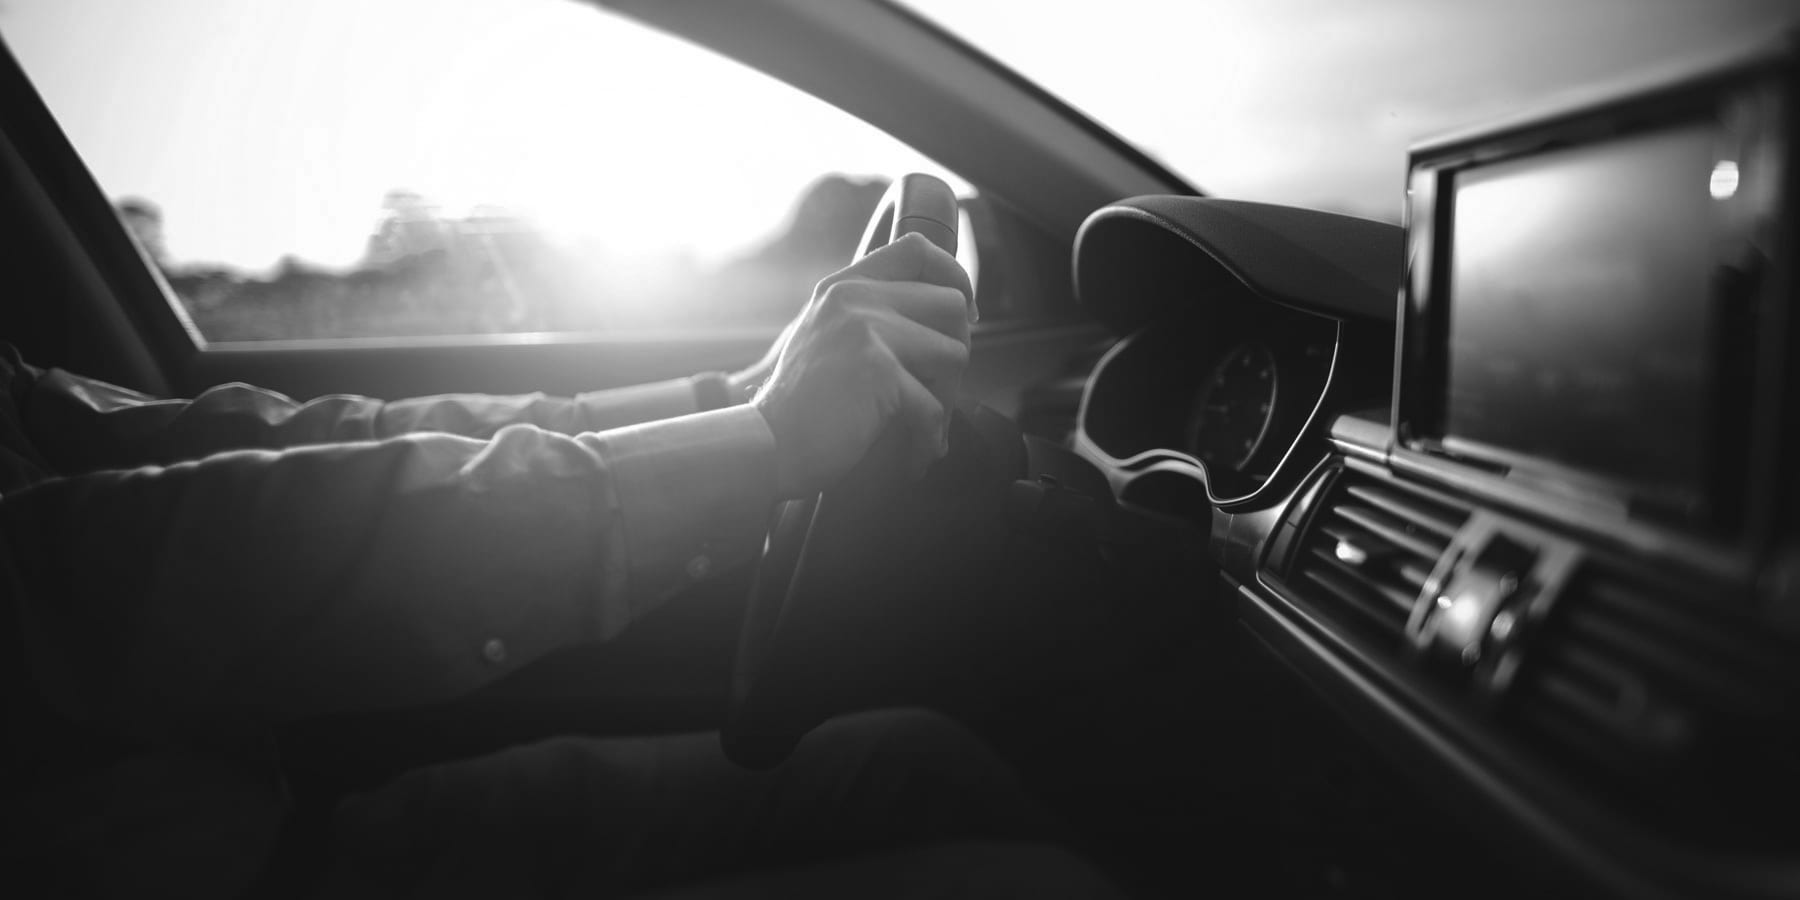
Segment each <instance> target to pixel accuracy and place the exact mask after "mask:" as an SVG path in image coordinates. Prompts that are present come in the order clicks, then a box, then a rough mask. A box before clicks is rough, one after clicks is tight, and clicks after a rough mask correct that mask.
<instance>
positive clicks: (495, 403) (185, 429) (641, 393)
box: [20, 369, 730, 473]
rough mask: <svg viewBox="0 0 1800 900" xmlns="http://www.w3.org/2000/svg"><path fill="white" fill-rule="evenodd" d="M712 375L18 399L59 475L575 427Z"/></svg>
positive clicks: (724, 397) (703, 403)
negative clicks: (389, 394) (398, 390)
mask: <svg viewBox="0 0 1800 900" xmlns="http://www.w3.org/2000/svg"><path fill="white" fill-rule="evenodd" d="M724 384H725V376H724V375H721V374H719V373H716V372H708V373H705V374H701V375H696V376H693V377H691V378H677V379H673V380H669V381H659V382H653V383H650V384H644V385H637V386H633V387H625V388H614V389H610V390H602V391H591V392H588V393H584V394H579V395H576V396H574V397H551V396H547V395H544V394H522V395H516V396H490V395H484V394H443V395H438V396H431V397H416V398H411V399H406V400H395V401H382V400H377V399H374V398H370V397H360V396H354V395H349V394H333V395H329V396H324V397H319V398H317V399H315V400H311V401H308V402H305V403H301V402H297V401H295V400H293V399H290V398H288V397H285V396H283V395H281V394H278V393H276V392H274V391H269V390H264V389H262V388H257V387H252V386H250V385H247V384H225V385H220V386H218V387H215V388H212V389H210V390H207V391H206V392H205V393H202V394H200V395H199V396H198V397H195V398H194V399H192V400H164V399H158V398H156V397H151V396H149V395H147V394H141V393H138V392H137V391H133V390H129V389H126V388H122V387H118V386H116V385H112V384H107V383H106V382H103V381H97V380H95V379H92V378H85V377H82V376H80V375H75V374H73V373H70V372H67V371H64V370H61V369H52V370H50V371H48V372H43V373H37V374H36V378H35V381H34V383H33V384H31V386H30V387H29V389H28V390H27V391H26V392H25V397H24V400H23V402H22V403H21V404H20V406H21V410H22V415H23V418H24V421H25V424H26V427H27V430H28V432H29V435H30V438H31V441H32V444H33V445H34V446H35V447H36V448H37V449H38V451H39V452H40V453H41V454H42V455H43V456H44V457H45V458H46V459H47V460H49V462H50V464H51V465H52V466H53V467H54V468H55V469H56V470H57V471H61V472H65V473H68V472H91V471H95V470H98V469H120V468H133V467H136V466H143V465H168V464H171V463H175V462H179V461H181V460H185V459H196V458H199V457H202V456H207V455H210V454H213V453H219V452H222V451H226V450H251V449H257V450H279V449H283V448H288V447H298V446H303V445H308V444H326V443H339V442H344V441H372V440H382V439H385V438H390V437H395V436H397V435H402V434H412V433H417V432H427V431H430V432H444V433H447V434H457V435H462V436H464V437H471V438H478V439H483V440H485V439H488V438H491V437H493V436H494V435H496V434H498V433H499V432H500V430H501V429H503V428H506V427H507V426H510V425H534V426H536V427H538V428H541V429H543V430H545V431H553V432H557V433H559V434H566V435H574V434H582V433H586V432H594V431H605V430H608V429H612V428H620V427H624V426H627V425H637V424H641V423H644V422H652V421H656V420H659V419H668V418H674V417H677V416H683V415H687V414H689V413H694V412H700V411H704V410H709V409H714V408H721V407H723V406H726V405H728V403H729V401H730V397H729V396H728V394H727V392H726V391H725V389H724V387H723V385H724Z"/></svg>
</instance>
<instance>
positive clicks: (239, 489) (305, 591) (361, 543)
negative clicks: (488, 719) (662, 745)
mask: <svg viewBox="0 0 1800 900" xmlns="http://www.w3.org/2000/svg"><path fill="white" fill-rule="evenodd" d="M774 483H775V471H774V439H773V437H772V436H771V435H770V434H769V431H768V427H767V425H766V423H765V422H764V420H763V418H762V415H761V414H760V413H759V412H757V411H756V410H755V409H754V408H751V407H748V406H737V407H733V408H729V409H723V410H717V411H712V412H705V413H698V414H694V415H690V416H684V417H679V418H676V419H672V420H666V421H662V422H656V423H652V424H647V425H639V426H633V427H628V428H622V429H613V430H609V431H604V432H597V433H584V434H579V435H575V436H568V435H562V434H558V433H556V432H553V431H548V430H545V429H543V428H539V427H536V426H531V425H513V426H509V427H506V428H503V429H501V430H500V431H499V432H498V433H497V434H495V435H494V437H492V438H491V439H489V440H485V441H483V440H477V439H473V438H467V437H461V436H456V435H450V434H444V433H424V434H416V435H407V436H401V437H396V438H390V439H388V440H382V441H370V442H362V443H348V444H342V443H340V444H325V445H318V446H308V447H300V448H295V449H289V450H284V451H268V450H244V451H235V452H231V453H224V454H218V455H214V456H209V457H206V458H204V459H200V460H196V461H190V462H183V463H180V464H176V465H171V466H166V467H156V466H152V467H142V468H138V469H134V470H129V471H104V472H96V473H91V474H87V475H81V476H76V477H69V478H60V479H54V480H51V481H48V482H45V483H42V484H39V485H36V486H34V487H31V488H28V489H26V490H23V491H19V492H17V493H13V494H9V495H7V496H6V497H5V498H4V499H0V537H3V538H4V540H5V541H7V542H8V544H9V545H10V546H8V547H7V551H8V555H9V556H10V557H11V559H12V561H13V565H14V568H15V569H16V572H17V576H18V579H19V581H20V584H21V587H22V589H23V590H22V597H21V599H20V607H21V609H20V613H21V624H22V628H23V634H24V636H25V638H26V644H27V647H28V656H29V657H30V663H31V668H32V671H33V673H34V675H35V676H36V678H37V681H38V683H39V688H40V690H41V691H42V692H43V693H44V694H45V696H46V699H48V700H50V701H51V702H52V703H53V704H54V705H56V706H57V707H58V708H60V709H62V710H64V711H65V712H66V713H68V714H70V715H73V716H75V717H77V718H78V719H80V720H85V721H89V722H91V723H94V724H97V725H100V726H102V727H107V728H109V729H112V730H117V731H121V732H123V733H127V734H135V735H143V736H161V735H163V734H164V733H165V732H166V730H168V729H177V730H179V729H181V728H183V725H184V723H195V722H199V721H203V720H204V721H217V720H219V719H220V717H232V720H233V721H242V722H245V723H247V724H268V723H274V722H279V721H283V720H289V719H293V718H296V717H300V716H305V715H310V714H316V713H324V712H331V711H342V710H350V709H369V708H381V707H395V706H408V705H416V704H424V703H433V702H439V701H443V700H447V699H450V698H453V697H456V696H459V695H461V694H464V693H466V692H468V691H470V690H473V689H475V688H477V687H480V686H481V685H483V684H486V683H487V682H489V681H492V680H494V679H496V678H498V677H500V676H501V675H503V674H505V673H507V672H509V671H511V670H513V669H514V668H515V667H517V666H520V665H522V664H524V663H527V662H529V661H531V660H534V659H536V658H538V657H541V656H543V655H544V654H546V653H548V652H550V651H551V650H553V649H556V648H559V647H562V646H564V645H568V644H572V643H576V642H580V641H592V640H605V639H606V638H608V637H611V636H613V635H615V634H618V633H619V632H620V631H621V630H623V629H624V628H625V627H626V626H627V625H628V624H629V623H630V622H631V621H632V620H634V619H635V618H637V617H639V616H641V615H643V614H644V613H645V612H646V611H648V610H649V609H651V608H653V607H654V606H655V605H656V604H657V603H658V602H659V601H661V600H662V599H663V598H665V597H666V596H668V595H669V594H670V593H672V592H674V591H675V590H678V589H679V588H681V587H682V586H684V585H686V584H689V583H692V582H693V581H696V580H699V579H703V578H705V577H707V576H708V575H709V574H710V573H712V572H714V571H718V570H719V569H721V568H722V567H725V566H729V565H731V564H733V563H736V562H740V561H744V560H747V559H750V558H751V557H752V556H753V555H754V554H755V553H756V552H757V551H758V549H759V548H760V544H761V540H762V535H763V528H764V525H765V523H766V517H767V514H768V511H769V508H770V506H771V505H772V503H773V500H774V496H773V494H774Z"/></svg>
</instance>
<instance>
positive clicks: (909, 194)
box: [720, 173, 958, 768]
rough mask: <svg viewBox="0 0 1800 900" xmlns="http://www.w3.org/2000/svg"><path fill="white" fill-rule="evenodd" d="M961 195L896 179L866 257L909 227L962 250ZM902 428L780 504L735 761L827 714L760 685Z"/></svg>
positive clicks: (784, 740)
mask: <svg viewBox="0 0 1800 900" xmlns="http://www.w3.org/2000/svg"><path fill="white" fill-rule="evenodd" d="M957 210H958V206H957V200H956V194H955V192H954V191H952V190H951V189H950V186H949V185H947V184H945V183H944V182H943V181H942V180H940V179H938V178H934V177H932V176H930V175H923V174H918V173H913V174H909V175H904V176H902V177H900V178H899V179H896V180H895V181H894V183H893V184H892V185H890V186H889V187H888V190H887V193H886V194H885V195H883V197H882V199H881V202H880V203H878V204H877V205H876V207H875V211H874V213H873V214H872V215H871V216H870V217H869V223H868V225H867V227H865V228H864V230H863V235H862V240H861V242H860V243H859V244H858V251H857V254H856V256H857V257H859V258H860V257H862V256H865V255H867V254H869V253H871V252H873V251H874V250H876V249H879V248H880V247H883V246H885V245H887V244H888V243H890V242H892V241H894V240H898V239H899V238H900V237H901V236H902V235H905V234H914V233H916V234H921V235H923V236H924V237H925V238H926V239H927V240H929V241H931V242H932V243H933V244H936V245H937V246H938V247H940V248H942V249H943V250H945V251H946V252H948V253H951V254H953V255H954V254H955V253H956V249H957V220H958V216H957ZM899 436H900V435H899V433H898V432H895V431H891V430H890V431H888V432H885V433H884V434H883V435H882V436H881V437H880V438H879V439H878V440H877V441H876V443H875V445H874V446H873V447H871V448H870V451H869V452H868V453H867V454H866V455H865V456H864V457H863V460H862V462H861V463H859V464H858V465H857V466H856V467H855V468H854V469H853V470H852V471H851V472H850V473H849V474H848V475H847V476H845V478H844V480H843V481H842V482H841V483H840V484H839V485H838V486H836V487H834V488H832V489H831V490H830V491H828V492H825V493H821V494H819V495H815V496H812V497H807V498H803V499H800V500H792V501H788V502H786V503H783V504H781V506H780V507H779V508H778V509H777V511H776V514H775V517H774V521H773V525H772V526H771V528H770V530H769V536H768V538H767V540H766V541H765V543H764V546H763V555H762V558H761V560H760V561H759V562H758V564H757V571H756V577H755V579H754V580H753V582H752V584H751V588H750V595H749V597H748V600H747V606H746V608H745V612H744V622H743V626H742V628H741V630H740V632H739V636H738V647H737V657H736V659H735V660H734V661H733V665H732V674H731V694H730V698H729V701H728V702H729V707H728V711H727V715H726V720H725V727H724V728H723V729H722V730H721V731H720V744H721V746H722V747H723V749H724V751H725V754H726V756H727V757H729V758H730V759H731V760H732V761H734V762H736V763H738V764H739V765H742V766H745V767H748V768H768V767H771V766H774V765H777V764H779V763H780V762H781V761H782V760H785V759H786V758H787V756H788V754H789V753H791V752H792V751H793V748H794V745H795V744H797V743H798V742H799V740H800V738H801V737H802V736H804V735H805V733H806V732H807V731H810V730H811V729H812V728H813V726H815V725H817V724H819V723H820V722H822V721H823V720H824V718H825V715H826V714H825V713H823V712H821V711H819V710H815V709H808V708H806V707H805V706H803V705H800V704H795V703H789V702H784V700H783V698H780V697H773V696H770V695H769V692H767V691H759V690H757V687H758V683H759V676H760V675H762V673H763V670H764V666H765V663H766V662H767V661H768V658H769V655H770V651H771V649H772V648H773V647H774V646H775V645H776V642H777V639H778V636H779V634H780V632H781V620H782V614H783V613H784V612H785V611H786V609H787V608H788V606H789V603H790V600H791V599H792V598H793V597H794V596H796V594H798V593H799V591H800V588H801V587H802V585H804V583H805V580H806V564H807V559H808V556H809V551H812V552H816V548H817V545H818V541H816V540H815V539H814V535H815V533H816V532H818V531H819V530H821V529H829V528H830V527H831V526H830V522H832V521H833V520H835V519H838V518H841V516H839V515H838V513H837V511H838V510H840V509H843V508H845V507H848V506H852V505H856V504H859V503H862V502H864V501H865V498H866V497H867V496H868V494H869V492H870V491H874V490H880V489H882V488H883V487H885V486H890V485H888V483H889V482H891V481H892V479H893V475H892V473H893V471H895V470H897V468H898V466H897V465H894V461H895V460H896V458H897V454H898V451H899V450H900V449H901V448H902V446H903V445H902V443H900V442H898V441H897V440H896V439H897V438H898V437H899Z"/></svg>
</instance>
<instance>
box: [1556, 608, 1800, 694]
mask: <svg viewBox="0 0 1800 900" xmlns="http://www.w3.org/2000/svg"><path fill="white" fill-rule="evenodd" d="M1564 622H1565V627H1566V628H1567V637H1566V638H1565V639H1566V640H1571V641H1579V642H1581V644H1582V645H1583V646H1586V647H1588V648H1589V649H1591V651H1592V652H1593V653H1595V654H1604V655H1605V656H1607V657H1609V658H1611V659H1612V660H1613V665H1614V666H1616V667H1618V668H1620V669H1636V670H1639V671H1645V672H1653V673H1655V675H1656V679H1655V680H1656V682H1657V683H1658V685H1659V686H1667V687H1671V688H1673V689H1675V690H1676V691H1677V692H1679V693H1682V694H1686V695H1690V696H1694V697H1696V698H1698V699H1701V700H1703V701H1705V702H1707V703H1709V704H1713V705H1718V706H1720V707H1724V708H1730V709H1732V710H1733V711H1736V712H1739V713H1743V714H1750V715H1756V714H1778V713H1779V712H1780V696H1779V694H1777V693H1775V692H1772V691H1770V690H1768V685H1767V684H1766V683H1761V682H1759V681H1757V680H1755V679H1751V678H1744V677H1737V678H1734V677H1731V674H1729V672H1728V670H1729V668H1734V667H1732V666H1731V665H1730V662H1731V661H1730V660H1729V659H1728V658H1726V657H1722V656H1717V655H1714V656H1713V660H1712V661H1713V665H1707V664H1706V663H1705V662H1702V661H1700V660H1697V659H1695V658H1694V655H1693V654H1692V652H1691V651H1692V648H1691V647H1684V646H1682V642H1681V641H1680V639H1679V638H1675V639H1673V640H1671V639H1670V638H1671V637H1673V636H1662V635H1657V634H1655V633H1654V632H1647V631H1645V630H1644V629H1643V628H1641V627H1640V626H1637V625H1636V624H1635V623H1633V622H1631V621H1629V620H1621V619H1619V618H1614V617H1610V616H1607V615H1605V614H1603V613H1602V612H1601V611H1600V610H1596V609H1593V608H1582V607H1573V608H1571V609H1569V610H1568V613H1567V615H1566V616H1565V617H1564ZM1689 636H1691V637H1696V638H1697V633H1695V632H1690V633H1689Z"/></svg>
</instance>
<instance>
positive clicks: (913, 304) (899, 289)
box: [815, 278, 969, 345]
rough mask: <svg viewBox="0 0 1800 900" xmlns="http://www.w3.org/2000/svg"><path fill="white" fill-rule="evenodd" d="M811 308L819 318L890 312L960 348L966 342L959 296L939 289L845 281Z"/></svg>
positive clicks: (966, 324) (966, 329)
mask: <svg viewBox="0 0 1800 900" xmlns="http://www.w3.org/2000/svg"><path fill="white" fill-rule="evenodd" d="M815 306H816V307H818V313H819V314H820V315H822V316H831V315H839V314H852V315H854V314H857V313H859V312H864V311H866V312H878V311H880V312H891V313H893V314H895V315H898V316H900V317H902V318H905V319H909V320H911V321H913V322H917V323H918V324H920V325H923V326H925V327H926V328H929V329H931V330H932V331H935V332H937V333H939V334H943V335H946V336H948V337H949V338H951V339H952V340H955V341H957V342H959V343H962V344H964V345H967V344H968V342H969V320H968V317H967V315H966V314H965V312H964V309H965V307H964V300H963V296H962V294H960V293H957V292H956V291H955V290H954V289H951V288H946V287H943V286H941V285H932V284H923V283H918V282H883V281H869V280H866V279H861V278H857V279H848V280H844V281H839V282H837V283H835V284H833V285H832V286H831V287H830V288H829V289H827V290H826V291H825V292H824V293H823V294H822V295H820V297H819V299H818V300H817V301H816V302H815Z"/></svg>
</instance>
